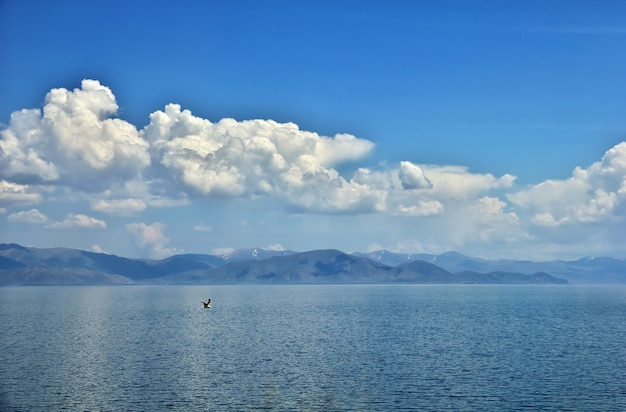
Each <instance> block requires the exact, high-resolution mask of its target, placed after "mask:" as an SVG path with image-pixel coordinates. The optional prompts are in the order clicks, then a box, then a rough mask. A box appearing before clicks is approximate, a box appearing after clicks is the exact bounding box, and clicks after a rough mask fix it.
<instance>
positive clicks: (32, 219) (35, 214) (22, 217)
mask: <svg viewBox="0 0 626 412" xmlns="http://www.w3.org/2000/svg"><path fill="white" fill-rule="evenodd" d="M7 220H8V221H9V222H11V223H30V224H37V225H40V224H43V223H46V222H47V221H48V217H47V216H46V215H44V214H43V213H41V212H40V211H39V210H37V209H30V210H23V211H21V212H17V213H12V214H10V215H9V216H7Z"/></svg>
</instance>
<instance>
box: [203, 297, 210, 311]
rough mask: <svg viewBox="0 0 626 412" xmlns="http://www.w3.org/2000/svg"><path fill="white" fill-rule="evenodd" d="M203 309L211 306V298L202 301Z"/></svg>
mask: <svg viewBox="0 0 626 412" xmlns="http://www.w3.org/2000/svg"><path fill="white" fill-rule="evenodd" d="M202 304H203V305H204V308H205V309H209V308H210V307H211V299H207V301H206V302H202Z"/></svg>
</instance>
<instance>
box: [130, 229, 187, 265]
mask: <svg viewBox="0 0 626 412" xmlns="http://www.w3.org/2000/svg"><path fill="white" fill-rule="evenodd" d="M165 227H166V226H165V225H164V224H163V223H160V222H155V223H152V224H150V225H148V224H145V223H129V224H127V225H126V230H128V232H129V233H131V234H132V235H133V236H134V238H135V243H136V245H137V246H138V247H139V248H141V249H144V250H146V251H147V252H148V253H149V254H150V255H151V256H154V257H157V258H163V257H166V256H170V255H172V254H174V253H176V249H170V248H167V247H165V245H167V244H168V243H169V242H170V238H168V237H167V236H165V234H163V230H164V229H165Z"/></svg>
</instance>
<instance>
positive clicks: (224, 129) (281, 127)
mask: <svg viewBox="0 0 626 412" xmlns="http://www.w3.org/2000/svg"><path fill="white" fill-rule="evenodd" d="M142 135H143V136H144V137H145V139H146V140H148V141H149V142H150V143H151V153H152V156H153V159H154V160H155V161H156V162H158V163H159V165H160V167H161V168H162V170H161V175H163V174H165V175H167V176H170V177H172V178H174V179H176V181H177V182H180V183H181V184H183V185H185V186H186V187H187V188H188V189H189V190H190V191H192V192H195V193H196V194H197V195H200V196H219V197H241V196H255V195H274V196H277V197H279V198H281V199H282V200H284V201H286V202H287V203H288V204H289V205H291V206H295V207H299V208H304V209H312V210H319V211H329V212H341V211H357V210H370V211H373V210H379V209H380V208H381V207H382V206H381V205H380V198H379V197H380V194H379V193H376V192H375V191H371V190H368V188H366V187H363V186H362V185H359V184H356V183H354V182H351V181H349V180H346V179H345V178H344V177H342V176H340V175H339V173H338V172H337V171H336V170H335V169H334V168H333V166H335V165H337V164H340V163H342V162H347V161H357V160H360V159H363V158H364V157H366V156H368V155H369V154H370V153H371V151H372V149H373V148H374V144H373V143H372V142H370V141H367V140H364V139H359V138H357V137H355V136H352V135H349V134H338V135H336V136H334V137H332V138H331V137H327V136H320V135H318V134H317V133H314V132H309V131H304V130H300V129H299V128H298V126H297V125H295V124H293V123H277V122H275V121H272V120H246V121H241V122H239V121H236V120H234V119H222V120H220V121H219V122H217V123H212V122H210V121H209V120H206V119H202V118H199V117H196V116H194V115H193V114H192V113H191V112H190V111H189V110H181V107H180V106H179V105H176V104H170V105H167V106H166V107H165V109H164V110H163V111H157V112H154V113H152V114H151V115H150V124H149V125H148V126H146V128H145V129H144V130H143V131H142ZM163 171H165V173H163Z"/></svg>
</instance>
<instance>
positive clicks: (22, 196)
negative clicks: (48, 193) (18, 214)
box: [0, 180, 43, 207]
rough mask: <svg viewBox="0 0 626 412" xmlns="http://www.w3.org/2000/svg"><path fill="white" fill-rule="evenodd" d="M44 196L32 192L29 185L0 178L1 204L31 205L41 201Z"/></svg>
mask: <svg viewBox="0 0 626 412" xmlns="http://www.w3.org/2000/svg"><path fill="white" fill-rule="evenodd" d="M42 199H43V197H42V196H41V195H40V194H39V193H35V192H32V188H31V186H29V185H20V184H17V183H12V182H8V181H6V180H0V206H2V207H4V206H16V205H31V204H34V203H39V202H41V201H42Z"/></svg>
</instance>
